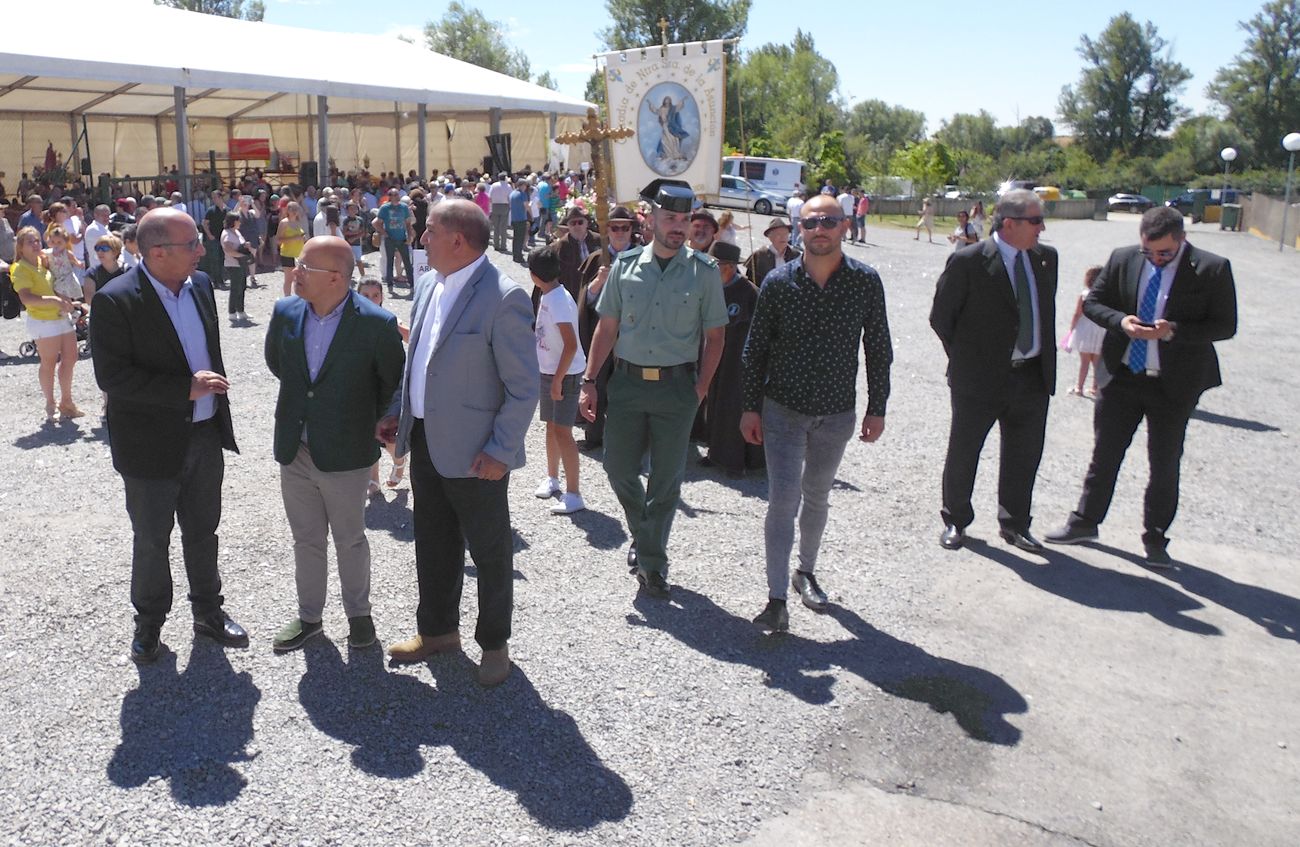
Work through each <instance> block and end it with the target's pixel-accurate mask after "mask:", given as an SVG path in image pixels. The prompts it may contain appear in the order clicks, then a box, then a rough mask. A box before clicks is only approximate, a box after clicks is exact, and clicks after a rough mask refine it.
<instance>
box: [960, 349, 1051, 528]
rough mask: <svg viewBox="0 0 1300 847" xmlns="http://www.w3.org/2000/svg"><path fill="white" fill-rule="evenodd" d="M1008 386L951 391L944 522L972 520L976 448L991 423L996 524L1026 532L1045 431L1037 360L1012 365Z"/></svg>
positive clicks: (965, 523)
mask: <svg viewBox="0 0 1300 847" xmlns="http://www.w3.org/2000/svg"><path fill="white" fill-rule="evenodd" d="M1008 371H1009V373H1008V375H1007V390H1006V391H1003V392H999V393H997V394H996V395H991V394H988V393H971V392H967V391H964V390H961V389H959V388H957V387H954V388H953V390H952V429H951V431H950V432H949V435H948V456H947V458H946V459H945V460H944V464H943V509H941V510H940V512H939V514H940V515H942V516H943V519H944V521H945V522H946V523H949V524H952V525H953V526H956V527H959V528H961V529H965V528H966V527H967V526H969V525H970V523H971V521H973V520H975V511H974V509H972V508H971V502H970V498H971V492H972V491H973V490H974V488H975V472H976V470H977V469H978V468H979V460H980V450H981V449H982V448H983V447H984V440H985V439H986V438H988V434H989V430H990V429H992V428H993V424H994V423H997V424H998V432H999V433H1000V435H1001V439H1002V455H1001V461H1000V463H999V466H998V523H999V524H1000V525H1001V526H1002V528H1003V529H1007V530H1011V531H1014V532H1026V531H1027V530H1028V529H1029V524H1030V521H1031V518H1030V508H1031V506H1032V504H1033V497H1034V477H1035V476H1037V474H1038V462H1039V460H1040V459H1042V457H1043V436H1044V433H1045V432H1046V430H1047V402H1048V400H1049V397H1048V394H1047V390H1046V389H1045V388H1044V387H1043V373H1042V369H1041V366H1040V365H1039V364H1038V363H1033V364H1030V365H1026V366H1025V367H1022V368H1016V369H1012V368H1011V367H1010V365H1008Z"/></svg>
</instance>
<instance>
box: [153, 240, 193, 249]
mask: <svg viewBox="0 0 1300 847" xmlns="http://www.w3.org/2000/svg"><path fill="white" fill-rule="evenodd" d="M154 246H155V247H184V248H185V249H186V250H197V249H198V247H199V240H198V239H197V238H191V239H190V240H189V241H164V242H163V243H162V244H155V245H154Z"/></svg>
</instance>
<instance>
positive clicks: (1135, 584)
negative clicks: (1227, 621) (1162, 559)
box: [966, 538, 1223, 635]
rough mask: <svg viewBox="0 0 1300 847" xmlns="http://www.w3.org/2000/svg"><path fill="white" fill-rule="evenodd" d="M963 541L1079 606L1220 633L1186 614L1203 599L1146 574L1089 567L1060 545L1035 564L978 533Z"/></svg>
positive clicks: (1199, 606) (1197, 631)
mask: <svg viewBox="0 0 1300 847" xmlns="http://www.w3.org/2000/svg"><path fill="white" fill-rule="evenodd" d="M966 547H967V548H968V549H969V550H971V552H973V553H977V554H979V555H981V556H983V557H984V558H986V559H989V560H991V561H993V562H996V563H997V564H999V565H1002V566H1003V567H1005V568H1007V569H1008V570H1010V571H1012V572H1013V573H1014V574H1015V575H1016V576H1018V577H1020V578H1021V579H1022V580H1024V581H1025V582H1027V583H1029V584H1030V585H1032V586H1034V587H1035V588H1039V589H1042V590H1043V591H1046V592H1048V593H1050V594H1055V595H1056V596H1058V597H1061V598H1064V599H1066V600H1069V601H1071V602H1074V603H1078V604H1080V605H1082V606H1087V607H1089V608H1092V609H1108V610H1110V611H1115V612H1137V613H1139V614H1144V615H1150V616H1151V617H1153V618H1155V619H1156V620H1158V621H1160V622H1161V623H1163V624H1168V625H1169V626H1172V627H1174V628H1175V629H1181V630H1185V631H1187V632H1191V633H1194V634H1196V635H1222V634H1223V632H1222V631H1221V630H1220V629H1219V628H1218V627H1217V626H1214V625H1213V624H1208V623H1205V622H1204V621H1198V620H1197V619H1196V618H1193V617H1188V614H1187V613H1188V612H1194V611H1196V610H1197V609H1204V608H1205V604H1204V603H1201V602H1200V601H1199V600H1196V599H1195V598H1193V597H1189V596H1187V595H1186V594H1184V593H1183V592H1181V591H1179V590H1178V589H1176V588H1174V587H1173V586H1170V585H1165V584H1164V583H1162V582H1159V581H1157V580H1155V579H1151V578H1150V577H1146V576H1136V575H1133V574H1126V573H1121V572H1119V571H1114V570H1111V569H1109V568H1098V567H1094V566H1093V565H1090V564H1088V563H1086V562H1084V561H1081V560H1079V559H1076V558H1075V557H1073V556H1070V555H1068V554H1066V553H1063V552H1061V551H1059V550H1048V551H1047V562H1046V563H1045V564H1040V563H1037V562H1032V561H1029V560H1028V559H1026V558H1025V557H1023V556H1021V555H1020V554H1018V553H1014V552H1012V551H1011V550H1009V549H1004V548H1002V547H995V546H993V545H992V544H989V543H988V542H986V541H983V540H982V539H978V538H968V539H967V542H966Z"/></svg>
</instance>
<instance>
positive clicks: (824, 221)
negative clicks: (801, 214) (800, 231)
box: [799, 215, 844, 232]
mask: <svg viewBox="0 0 1300 847" xmlns="http://www.w3.org/2000/svg"><path fill="white" fill-rule="evenodd" d="M842 223H844V216H843V215H810V216H809V217H806V218H800V219H799V226H801V227H803V228H804V229H806V230H808V231H809V232H812V231H813V230H815V229H817V228H818V227H821V228H822V229H835V227H837V226H839V225H840V224H842Z"/></svg>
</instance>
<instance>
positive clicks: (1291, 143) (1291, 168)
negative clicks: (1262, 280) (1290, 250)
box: [1277, 132, 1300, 253]
mask: <svg viewBox="0 0 1300 847" xmlns="http://www.w3.org/2000/svg"><path fill="white" fill-rule="evenodd" d="M1282 147H1283V149H1285V150H1286V151H1287V152H1288V153H1290V154H1291V161H1290V163H1289V164H1288V165H1287V167H1286V201H1285V202H1284V203H1283V204H1282V232H1281V233H1279V234H1278V238H1277V250H1278V252H1279V253H1281V252H1282V246H1283V245H1284V244H1286V215H1287V212H1289V211H1291V182H1292V180H1293V179H1294V178H1295V153H1296V151H1297V150H1300V132H1292V133H1288V134H1287V136H1286V137H1285V138H1283V139H1282Z"/></svg>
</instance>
